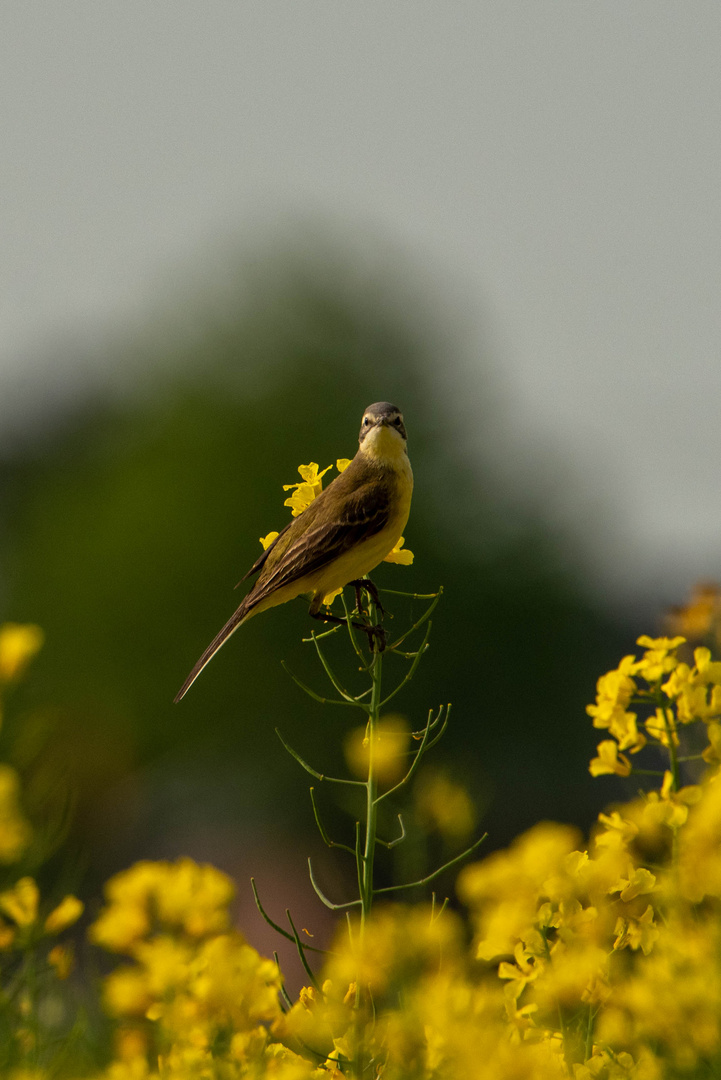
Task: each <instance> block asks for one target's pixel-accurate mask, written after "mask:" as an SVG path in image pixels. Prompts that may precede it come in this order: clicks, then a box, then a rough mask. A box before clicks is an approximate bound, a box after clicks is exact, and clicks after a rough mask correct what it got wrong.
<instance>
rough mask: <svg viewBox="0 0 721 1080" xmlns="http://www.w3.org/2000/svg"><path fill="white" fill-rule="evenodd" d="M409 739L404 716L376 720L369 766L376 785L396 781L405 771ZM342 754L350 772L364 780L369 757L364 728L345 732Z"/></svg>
mask: <svg viewBox="0 0 721 1080" xmlns="http://www.w3.org/2000/svg"><path fill="white" fill-rule="evenodd" d="M410 737H411V733H410V726H409V724H408V721H407V720H406V718H405V717H404V716H399V715H397V714H396V713H389V714H388V715H387V716H383V717H381V719H380V720H379V722H378V726H377V728H376V733H375V739H374V744H373V764H374V766H375V773H376V776H377V777H378V781H379V783H380V784H382V785H386V784H391V783H393V782H394V781H396V780H399V779H400V778H401V776H402V775H403V773H404V772H406V770H407V769H408V758H407V756H406V755H407V752H408V744H409V742H410ZM343 750H344V753H345V759H346V762H347V763H348V767H349V769H350V770H351V772H352V773H353V774H354V775H355V776H357V777H359V778H360V779H361V780H367V779H368V764H369V761H370V755H371V745H370V738H369V736H368V728H367V726H362V727H357V728H353V729H352V730H351V731H349V732H348V734H347V735H346V737H345V741H344V743H343Z"/></svg>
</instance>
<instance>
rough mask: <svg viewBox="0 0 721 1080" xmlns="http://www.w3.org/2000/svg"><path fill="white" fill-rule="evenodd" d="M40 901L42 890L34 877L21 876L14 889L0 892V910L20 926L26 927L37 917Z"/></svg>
mask: <svg viewBox="0 0 721 1080" xmlns="http://www.w3.org/2000/svg"><path fill="white" fill-rule="evenodd" d="M39 901H40V890H39V889H38V887H37V885H36V883H35V881H34V880H33V878H31V877H24V878H20V880H19V881H17V882H16V883H15V885H13V887H12V889H7V890H6V891H5V892H3V893H0V911H2V913H3V915H6V916H8V917H9V918H10V919H12V921H13V922H14V923H15V925H16V926H17V927H18V928H25V927H28V926H31V925H32V924H33V923H34V922H35V920H36V919H37V917H38V903H39Z"/></svg>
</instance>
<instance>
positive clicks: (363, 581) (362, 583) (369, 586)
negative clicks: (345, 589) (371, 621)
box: [348, 578, 386, 618]
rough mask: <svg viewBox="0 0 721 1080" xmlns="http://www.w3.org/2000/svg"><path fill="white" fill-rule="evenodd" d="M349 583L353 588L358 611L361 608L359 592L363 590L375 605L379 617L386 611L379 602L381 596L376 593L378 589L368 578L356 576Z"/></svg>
mask: <svg viewBox="0 0 721 1080" xmlns="http://www.w3.org/2000/svg"><path fill="white" fill-rule="evenodd" d="M348 584H349V585H352V586H353V588H354V589H355V602H356V607H357V608H358V611H360V610H361V592H365V593H367V594H368V596H369V597H370V598H371V601H372V603H373V604H374V605H375V607H376V609H377V611H378V614H379V615H380V617H381V618H383V616H384V615H385V613H386V609H385V608H384V607H383V604H382V603H381V598H380V596H379V595H378V589H377V588H376V587H375V585H374V584H373V582H372V581H371V579H370V578H356V580H354V581H349V582H348Z"/></svg>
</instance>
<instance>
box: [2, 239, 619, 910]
mask: <svg viewBox="0 0 721 1080" xmlns="http://www.w3.org/2000/svg"><path fill="white" fill-rule="evenodd" d="M397 272H399V268H398V267H392V266H389V267H388V268H387V273H386V275H385V279H384V280H379V279H378V278H370V277H366V278H362V277H360V276H359V275H357V274H354V273H353V272H352V271H351V268H350V267H347V268H346V267H343V266H342V264H340V263H339V261H338V260H334V259H328V260H327V261H326V262H325V263H324V262H323V261H322V260H321V261H317V260H316V261H314V260H312V259H306V260H304V259H302V258H301V259H298V258H296V257H293V256H291V255H290V254H288V255H287V256H285V257H282V256H280V255H278V254H277V253H276V255H275V256H273V257H270V258H269V259H268V260H267V261H266V262H265V263H263V262H261V263H259V264H257V265H256V266H255V267H254V268H253V270H252V271H251V270H246V271H244V273H243V274H241V273H239V274H238V279H237V282H235V283H233V282H231V283H230V284H228V283H226V289H225V295H226V302H225V303H222V304H221V303H218V302H211V299H210V298H206V299H207V300H208V303H207V307H206V308H205V310H204V309H203V304H204V301H202V300H201V302H200V303H199V304H196V308H195V310H196V315H195V316H193V317H189V316H188V315H187V314H186V315H185V325H186V327H187V328H188V333H187V336H186V339H185V340H184V341H182V342H179V341H178V337H177V334H176V335H174V334H172V333H168V332H166V330H167V326H168V325H169V323H168V321H167V318H166V322H163V319H159V322H158V325H157V326H156V327H155V328H154V329H153V332H152V333H149V334H148V335H146V337H145V338H144V339H141V340H138V341H135V342H126V343H125V344H124V345H123V346H122V348H120V347H118V361H117V362H118V364H119V365H122V364H123V363H127V364H135V365H136V366H137V367H138V369H139V371H141V372H142V376H141V377H140V376H139V378H138V380H137V382H138V387H139V389H138V391H137V392H136V393H135V394H134V395H132V396H131V397H129V398H128V399H126V400H125V401H124V403H123V404H122V405H120V404H118V403H117V402H115V403H114V404H112V405H111V404H109V403H108V402H107V401H101V402H94V403H92V404H88V403H87V402H86V403H85V405H84V406H83V407H82V408H78V407H76V409H75V410H74V411H73V412H71V413H68V412H66V413H65V415H64V416H63V418H62V421H56V422H55V424H54V425H51V426H49V427H48V429H47V430H46V431H44V432H43V434H42V437H38V438H37V439H36V440H35V441H29V442H28V443H27V444H26V445H25V447H24V449H23V450H22V452H20V451H17V452H16V453H15V454H14V455H8V456H7V457H6V459H5V461H4V462H3V463H2V488H3V493H4V500H3V506H4V509H3V514H2V517H3V521H2V548H1V552H0V554H1V558H2V571H3V576H4V579H5V593H6V600H5V605H4V607H5V610H4V613H3V614H4V616H5V617H6V618H8V619H16V620H20V621H34V622H37V623H39V624H40V625H41V626H42V627H44V629H45V631H46V634H47V645H46V648H45V650H44V652H43V654H42V656H41V657H40V658H39V659H38V661H37V663H36V670H35V678H34V679H33V680H31V682H30V683H29V684H28V687H27V689H26V690H25V691H24V694H25V697H24V698H23V699H22V701H21V704H22V706H23V707H22V709H21V710H20V711H19V713H18V719H17V722H16V724H15V727H14V729H12V728H11V729H10V730H8V731H6V732H5V735H4V738H5V740H6V743H7V745H8V746H9V747H10V748H11V750H10V752H11V754H12V758H13V760H14V761H15V762H16V764H17V765H18V767H19V768H21V770H22V771H23V772H24V773H25V775H26V778H27V783H28V785H29V787H28V790H29V792H30V797H31V798H34V799H35V800H36V802H37V803H38V805H42V804H48V803H52V802H53V800H56V801H57V800H61V799H62V798H64V794H63V792H64V791H65V790H69V791H72V792H74V793H75V796H74V797H75V798H76V800H77V803H76V810H75V814H74V818H73V823H72V825H71V847H72V849H73V850H74V851H75V854H76V858H77V859H78V861H77V863H76V866H83V865H84V866H87V867H88V871H89V875H90V878H91V880H92V881H93V882H95V883H97V882H99V881H100V880H101V879H104V878H106V877H107V876H108V875H109V874H110V873H112V872H114V871H115V870H117V869H118V868H120V867H122V866H126V865H128V864H129V863H130V862H131V861H132V860H133V859H136V858H139V857H152V858H159V857H174V856H176V855H178V854H180V853H187V854H190V855H192V856H194V857H196V858H199V859H207V860H210V861H213V862H215V863H216V864H217V865H219V866H221V867H224V868H225V869H228V870H230V871H231V872H232V873H234V874H235V875H236V876H237V877H239V878H242V879H245V880H247V878H248V877H249V876H250V874H251V873H256V874H257V875H258V877H259V879H260V884H261V886H262V885H263V872H264V873H265V875H266V877H265V880H266V882H268V883H269V891H270V893H271V902H270V904H269V906H270V907H271V909H272V907H273V900H272V897H273V896H275V895H276V891H275V886H276V884H277V885H278V890H279V891H278V892H277V897H278V903H281V902H282V905H283V906H285V904H286V903H287V902H290V900H291V897H292V895H293V893H294V890H295V891H297V890H299V889H300V881H301V880H303V879H304V875H305V855H306V853H307V852H315V853H317V848H318V845H319V840H318V838H317V836H316V835H315V832H314V827H313V822H312V814H311V808H310V805H309V802H308V797H307V780H308V778H307V777H306V776H305V775H304V774H303V773H301V772H300V770H299V769H298V767H297V765H296V764H295V763H294V762H293V761H292V760H291V759H290V758H289V757H288V756H287V755H286V753H285V752H284V750H283V748H282V747H281V745H280V743H279V742H278V740H277V738H276V735H275V734H274V727H275V726H276V725H278V726H280V728H281V729H282V731H283V733H284V734H285V735H286V737H287V738H288V740H289V742H290V743H291V744H292V745H294V746H295V747H296V748H297V749H298V750H299V751H300V752H301V753H302V754H303V755H304V757H306V759H308V760H310V761H311V762H313V763H314V764H315V765H316V766H317V767H319V768H322V769H323V770H327V771H329V772H332V771H333V770H338V769H342V768H343V765H342V761H341V758H340V755H341V747H342V743H343V736H344V734H345V732H346V731H347V730H348V728H349V727H351V726H353V725H355V724H357V723H358V722H359V718H358V717H353V716H349V717H347V723H346V722H344V719H343V718H341V721H339V719H338V717H337V716H336V715H335V713H334V711H333V710H324V709H323V708H322V707H321V706H317V705H314V704H313V703H312V702H310V701H309V700H308V698H306V697H305V695H303V694H302V693H300V691H299V690H298V689H297V688H296V687H295V686H294V685H293V683H292V682H291V680H290V679H289V678H288V677H287V676H286V675H285V674H284V673H283V671H282V670H281V667H280V662H281V660H287V661H288V662H289V664H290V666H291V667H292V668H293V669H294V670H296V671H297V672H298V673H299V674H301V675H302V677H303V678H304V679H306V681H308V682H310V683H311V684H314V683H315V682H317V681H318V680H317V679H316V673H315V671H314V670H313V661H312V657H311V654H310V651H309V650H308V647H307V646H303V645H302V644H301V642H300V639H301V637H302V636H305V635H307V634H308V632H309V631H310V630H311V628H312V624H311V623H310V622H309V620H308V617H307V614H306V611H305V608H304V604H303V602H302V601H297V602H295V603H293V604H290V605H286V606H285V607H283V608H280V609H277V610H275V611H272V612H269V613H267V614H266V615H264V616H263V617H262V618H259V619H257V620H254V621H253V622H252V623H250V624H249V625H248V626H247V627H244V628H243V629H242V630H241V631H240V632H239V633H238V634H237V635H236V636H235V637H234V638H233V639H232V641H231V642H230V643H229V644H228V645H227V646H226V647H225V648H224V649H223V650H222V651H221V652H220V653H219V654H218V656H217V657H216V658H215V659H214V660H213V663H212V665H211V666H210V667H209V668H208V669H207V670H206V672H205V673H204V674H203V676H202V677H201V678H200V679H199V681H198V682H197V683H196V684H195V686H194V687H193V688H192V690H191V692H190V693H189V694H188V696H187V697H186V698H185V699H184V700H183V701H182V702H181V703H180V704H179V705H173V704H172V699H173V695H174V694H175V692H176V691H177V689H178V687H179V685H180V683H181V682H182V680H183V678H184V677H185V675H186V674H187V672H188V670H189V669H190V667H191V666H192V664H193V662H194V661H195V659H196V658H197V656H198V655H199V654H200V652H201V651H202V649H203V648H204V646H205V645H206V644H207V642H208V641H209V640H210V639H211V637H212V636H213V635H214V634H215V632H216V631H217V630H218V629H219V627H220V626H221V625H222V623H223V622H224V621H225V619H226V618H227V617H228V615H229V614H230V612H231V611H232V610H233V609H234V606H235V605H236V604H237V602H238V599H239V594H237V593H235V594H234V593H233V592H232V586H233V585H234V584H235V582H236V581H238V579H239V578H240V577H241V576H242V574H243V573H245V571H246V569H247V568H248V567H249V566H250V565H251V564H252V562H253V561H254V559H255V558H256V557H257V555H258V553H259V551H260V546H259V543H258V538H259V537H260V536H262V535H265V534H266V533H267V532H269V531H270V530H271V529H280V528H282V526H283V525H284V524H285V522H286V521H287V520H288V518H289V510H288V509H287V508H285V507H283V505H282V503H283V499H284V497H285V496H284V493H283V492H282V484H283V483H290V482H292V481H293V480H294V479H296V478H297V473H296V468H297V466H298V465H299V464H300V463H307V462H309V461H311V460H312V461H316V462H318V463H319V464H320V466H321V467H325V466H326V465H328V464H330V463H331V462H335V460H336V458H337V457H341V456H348V457H350V456H352V455H353V453H354V452H355V448H356V439H357V429H358V426H359V422H360V417H361V414H362V411H363V409H364V408H365V406H366V405H368V404H369V403H370V402H372V401H377V400H383V399H387V400H391V401H393V402H395V403H397V404H398V405H399V406H400V407H401V408H402V409H403V410H404V413H405V417H406V424H407V428H408V431H409V450H410V456H411V461H412V463H413V467H414V471H415V476H416V491H415V495H414V504H413V509H412V514H411V519H410V522H409V526H408V528H407V530H406V543H407V546H408V547H410V548H411V549H412V550H413V551H414V552H415V563H414V564H413V566H411V567H397V566H390V565H383V566H381V567H380V568H379V570H378V571H377V573H376V574H375V575H374V579H375V580H376V581H377V583H378V584H379V585H380V586H381V587H382V586H383V585H387V586H388V587H390V588H400V589H406V588H407V589H409V590H416V591H419V592H429V591H432V590H434V589H436V588H437V586H438V585H443V586H444V589H445V595H444V598H443V600H442V602H441V605H440V607H439V608H438V610H437V615H436V618H435V625H434V631H433V635H432V641H431V651H430V653H429V656H428V658H427V659H426V660H425V661H424V663H423V664H422V665H421V667H420V670H419V672H418V675H417V677H416V678H415V680H414V681H413V682H412V683H411V684H410V686H409V687H408V689H407V692H405V693H404V695H403V696H402V697H401V698H399V699H398V700H397V702H394V705H395V704H397V706H398V710H399V711H400V712H402V713H403V714H405V715H406V716H407V717H409V719H410V721H411V723H412V725H413V726H414V727H419V726H421V725H422V723H423V721H424V720H425V715H426V713H427V710H428V708H429V707H431V706H437V705H438V704H440V703H442V702H446V701H452V702H453V706H454V711H453V716H452V722H451V726H450V731H449V733H448V735H447V736H446V739H445V741H444V743H443V744H442V745H441V748H440V751H439V756H438V757H437V760H440V762H441V763H442V764H443V765H444V766H446V767H447V769H448V771H449V773H451V774H453V775H455V776H457V777H458V778H459V779H461V780H462V781H463V782H464V783H465V784H466V786H467V787H468V789H469V790H470V792H471V794H472V796H473V798H474V800H475V801H476V804H477V806H478V807H479V811H480V816H481V819H482V822H481V824H482V828H484V829H488V831H489V833H490V839H489V849H490V847H495V846H500V845H503V844H506V843H508V841H509V840H510V839H511V838H512V837H513V836H514V835H515V834H516V833H517V832H518V831H519V830H521V829H523V828H526V827H528V826H529V825H530V824H531V823H533V822H535V821H537V820H539V818H544V817H551V818H557V819H560V820H564V821H568V820H572V821H576V822H578V823H579V824H581V825H585V824H587V823H588V822H589V821H590V820H591V819H592V817H593V816H594V815H595V814H596V813H597V812H598V810H599V809H600V807H601V805H602V804H603V802H604V801H605V800H606V799H608V797H609V792H610V790H611V788H610V787H608V786H607V787H606V788H604V789H603V791H601V790H600V789H599V787H598V786H594V785H592V784H591V783H590V782H589V778H588V773H587V763H588V759H589V757H590V755H591V751H592V749H593V747H594V745H595V741H596V740H594V738H593V735H594V733H593V731H592V729H591V727H590V724H589V722H588V720H587V718H586V717H585V713H584V706H585V704H586V703H587V702H588V701H591V700H592V699H593V693H594V685H595V680H596V678H597V676H598V674H599V673H600V672H602V671H604V670H606V669H607V668H608V667H609V666H612V664H613V662H614V658H616V657H617V656H618V655H619V650H621V651H623V650H624V648H627V647H628V646H629V643H630V640H632V638H630V637H629V635H624V631H623V629H622V628H620V627H619V626H617V625H614V624H612V623H611V622H610V621H609V617H608V615H606V614H603V613H601V612H600V611H599V610H596V609H594V607H593V606H592V604H591V602H590V601H589V600H588V598H587V594H586V592H585V591H584V590H583V589H582V587H581V585H580V584H579V581H578V580H576V578H575V573H574V571H573V570H572V569H571V568H572V567H573V566H574V565H576V564H577V560H576V559H575V558H573V557H571V548H572V545H571V542H570V541H569V540H568V538H562V537H559V536H558V535H557V530H556V529H554V528H552V527H551V526H550V525H549V524H548V523H547V522H545V521H544V520H543V519H542V517H541V516H539V515H538V513H537V512H535V511H534V512H530V511H529V510H528V509H525V508H524V507H523V506H521V505H519V504H517V503H516V504H514V502H513V500H512V499H510V498H508V497H507V496H506V494H505V493H504V491H503V487H502V484H501V483H500V482H499V478H498V477H497V476H494V475H493V474H492V472H491V471H490V467H484V466H483V465H482V463H479V461H478V460H477V457H476V454H475V452H472V451H471V447H472V446H474V445H475V443H476V442H477V430H476V429H477V428H478V429H482V428H483V426H484V424H485V423H486V421H487V418H488V416H489V415H490V413H491V411H493V412H494V413H496V414H497V410H498V409H499V408H501V409H502V403H499V402H498V401H497V400H496V397H495V390H494V387H493V382H492V376H491V369H490V366H489V375H488V391H487V395H486V396H484V397H481V398H479V399H478V400H473V401H469V400H465V401H459V402H458V403H457V405H456V406H454V405H453V403H452V401H451V399H450V398H449V396H448V394H447V393H445V392H444V387H445V384H446V383H447V382H449V383H455V382H457V381H458V379H459V371H458V368H459V365H460V364H461V359H460V356H459V355H458V352H457V349H456V345H455V343H454V339H453V334H452V333H451V332H450V331H449V329H448V328H447V325H446V324H445V322H444V314H443V312H441V311H438V312H433V311H429V310H428V307H427V305H424V301H423V297H422V296H420V295H418V296H416V298H415V303H413V302H411V301H410V300H409V297H408V290H407V289H406V292H405V298H404V299H401V292H400V291H399V290H398V289H397V288H396V287H395V284H394V282H395V281H396V280H397V279H396V277H395V274H396V273H397ZM411 292H412V289H411ZM138 357H140V358H141V361H140V363H138ZM482 361H483V358H481V362H482ZM460 381H461V382H462V375H461V379H460ZM496 421H497V415H496ZM388 607H389V609H390V610H391V611H392V612H394V613H395V614H396V616H397V618H402V617H403V615H404V613H405V611H406V608H407V605H406V608H404V605H403V603H401V602H400V601H398V600H397V598H392V600H391V599H389V602H388ZM322 797H323V798H324V799H325V798H326V794H325V792H323V796H322ZM333 828H334V829H335V830H336V832H340V831H342V830H343V828H345V829H349V828H350V819H349V818H348V816H347V814H346V809H345V808H343V807H339V808H337V811H336V820H335V821H334V824H333ZM80 856H82V858H80ZM349 870H350V866H349ZM77 872H78V871H76V873H77ZM321 872H323V873H325V874H326V875H328V876H329V877H328V880H331V882H332V887H334V888H336V889H337V890H339V891H340V893H341V894H342V889H343V881H342V880H340V879H338V878H337V877H336V878H335V879H334V878H333V875H337V874H338V870H337V867H336V864H335V862H334V861H332V860H331V861H328V860H326V862H325V863H321ZM291 882H292V884H291ZM242 888H243V889H245V885H243V886H242ZM303 889H305V884H304V885H303ZM281 894H282V895H281ZM248 899H249V894H248V896H244V898H243V903H244V904H245V903H247V901H248ZM308 903H309V904H310V907H309V909H308V910H311V909H312V910H315V908H313V904H314V901H311V900H310V899H309V900H308ZM316 914H317V912H316ZM306 917H307V918H308V919H309V920H310V919H311V918H313V917H314V916H311V915H308V916H306ZM245 922H246V924H247V922H248V920H247V918H246V920H245Z"/></svg>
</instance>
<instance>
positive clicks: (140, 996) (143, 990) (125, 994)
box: [103, 967, 151, 1016]
mask: <svg viewBox="0 0 721 1080" xmlns="http://www.w3.org/2000/svg"><path fill="white" fill-rule="evenodd" d="M150 1001H151V996H150V991H149V989H148V981H147V976H146V974H145V972H144V971H142V970H141V969H140V968H137V967H121V968H117V969H116V970H115V971H112V972H111V973H110V975H108V977H107V978H106V979H105V981H104V983H103V1003H104V1005H105V1008H106V1010H107V1011H108V1013H109V1014H110V1016H144V1015H145V1012H146V1010H147V1008H148V1006H149V1005H150Z"/></svg>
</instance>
